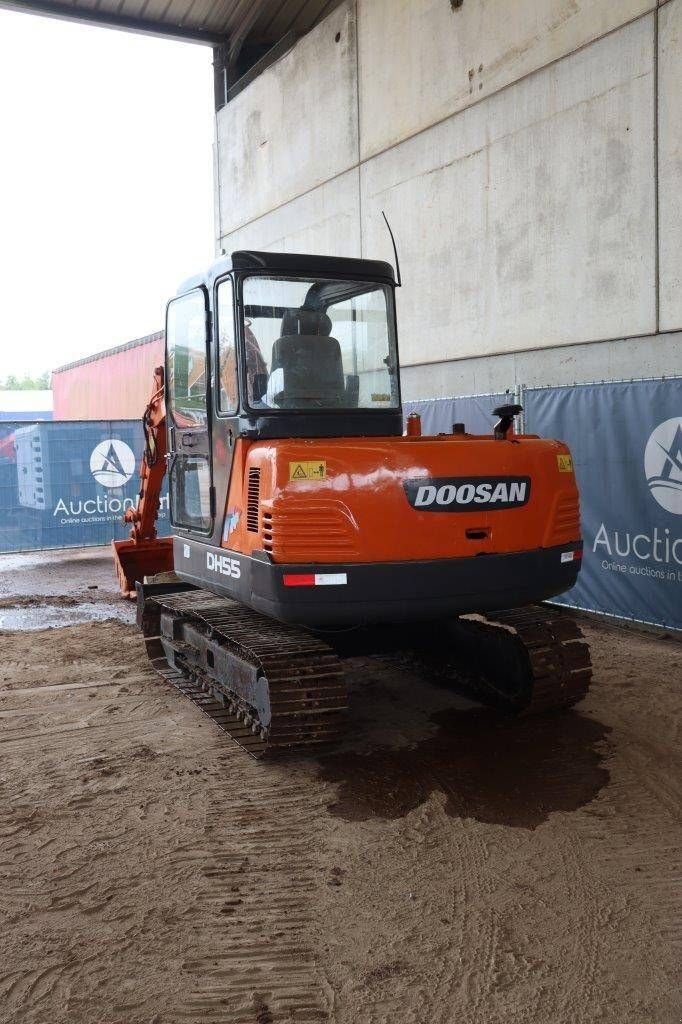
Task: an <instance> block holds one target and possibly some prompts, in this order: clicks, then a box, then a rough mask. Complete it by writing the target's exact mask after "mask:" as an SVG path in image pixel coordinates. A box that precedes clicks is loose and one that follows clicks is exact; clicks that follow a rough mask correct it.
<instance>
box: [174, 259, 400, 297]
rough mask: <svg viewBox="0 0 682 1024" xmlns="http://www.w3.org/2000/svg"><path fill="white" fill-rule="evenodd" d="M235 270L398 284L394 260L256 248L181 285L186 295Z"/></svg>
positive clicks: (181, 293) (180, 289) (182, 292)
mask: <svg viewBox="0 0 682 1024" xmlns="http://www.w3.org/2000/svg"><path fill="white" fill-rule="evenodd" d="M231 270H236V271H241V272H244V271H245V270H251V271H253V272H254V273H258V272H260V273H262V272H263V271H265V272H268V271H272V272H274V273H278V274H300V275H302V276H310V277H315V276H316V275H317V274H320V275H323V276H325V277H336V276H338V277H348V278H359V279H368V280H371V281H381V282H385V283H386V284H392V285H394V284H395V275H394V273H393V267H392V266H391V264H390V263H384V262H383V261H381V260H358V259H350V258H347V257H345V256H314V255H311V254H309V253H290V252H259V251H257V250H255V249H239V250H237V252H233V253H232V254H231V255H229V256H227V255H226V256H222V257H221V258H220V259H219V260H216V262H215V263H214V264H212V266H211V267H209V269H208V270H207V271H206V272H205V273H204V274H195V275H194V276H193V277H190V278H188V279H187V280H186V281H183V283H182V284H181V285H180V287H179V288H178V291H177V294H178V295H183V294H184V293H185V292H187V291H190V290H191V289H192V288H197V287H199V286H200V285H202V284H203V285H207V286H208V287H211V286H212V285H213V282H214V281H215V280H216V279H217V278H219V277H222V276H223V275H224V274H228V273H229V272H230V271H231Z"/></svg>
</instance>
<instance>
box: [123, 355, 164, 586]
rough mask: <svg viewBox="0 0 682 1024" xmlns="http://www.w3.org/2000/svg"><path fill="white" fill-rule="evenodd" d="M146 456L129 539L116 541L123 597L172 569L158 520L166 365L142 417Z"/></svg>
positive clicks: (129, 513)
mask: <svg viewBox="0 0 682 1024" xmlns="http://www.w3.org/2000/svg"><path fill="white" fill-rule="evenodd" d="M142 427H143V430H144V455H143V456H142V462H141V464H140V490H139V493H138V497H137V504H136V505H135V506H134V508H129V509H127V510H126V513H125V515H124V517H123V522H124V523H130V525H131V530H130V539H129V540H113V541H112V542H111V546H112V548H113V552H114V565H115V567H116V573H117V575H118V581H119V584H120V588H121V594H122V595H123V597H128V598H133V599H134V598H135V596H136V593H135V583H136V582H138V583H141V582H142V581H143V580H144V577H145V576H153V575H156V574H157V573H160V572H169V571H171V570H172V569H173V542H172V540H171V538H170V537H157V535H156V520H157V517H158V514H159V507H160V503H161V488H162V486H163V478H164V476H165V474H166V450H167V448H166V402H165V391H164V370H163V366H157V367H156V369H155V370H154V386H153V388H152V395H151V398H150V400H149V403H148V405H147V408H146V409H145V411H144V416H143V417H142Z"/></svg>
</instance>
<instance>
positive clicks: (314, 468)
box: [289, 459, 327, 480]
mask: <svg viewBox="0 0 682 1024" xmlns="http://www.w3.org/2000/svg"><path fill="white" fill-rule="evenodd" d="M326 478H327V463H326V460H324V459H320V460H318V461H317V462H290V463H289V479H290V480H326Z"/></svg>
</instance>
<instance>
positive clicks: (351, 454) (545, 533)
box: [222, 434, 580, 565]
mask: <svg viewBox="0 0 682 1024" xmlns="http://www.w3.org/2000/svg"><path fill="white" fill-rule="evenodd" d="M306 475H307V476H306ZM488 476H489V477H491V478H496V479H503V478H505V477H506V478H508V479H512V478H513V479H516V480H518V479H520V478H527V480H528V483H527V488H528V492H527V494H526V498H527V500H526V502H525V504H523V505H521V506H519V507H512V508H505V507H500V503H499V502H498V503H497V505H496V504H495V503H494V502H491V501H490V498H491V497H492V496H493V494H492V493H491V489H490V487H489V486H488V487H486V486H483V487H480V486H479V489H478V491H477V490H475V484H471V485H470V484H468V483H466V481H467V479H468V478H470V479H471V480H472V481H474V482H475V481H485V478H486V477H488ZM451 481H455V483H452V482H451ZM457 481H460V483H459V484H458V483H457ZM461 481H465V482H464V483H461ZM410 482H411V483H412V488H413V491H414V488H415V487H417V488H418V487H419V486H420V482H423V485H422V486H423V488H429V487H430V488H432V489H431V490H424V491H423V495H422V496H423V497H424V498H425V499H426V498H433V499H434V500H433V501H431V503H430V504H429V505H428V507H414V505H413V504H411V503H410V501H409V500H408V492H407V489H406V485H407V486H408V488H409V485H410ZM439 482H440V483H439ZM443 482H444V483H443ZM458 486H459V487H460V488H461V487H464V491H461V490H460V497H461V498H462V499H463V500H462V501H460V502H458V503H453V502H448V501H447V499H449V498H451V497H452V496H453V488H456V487H458ZM443 487H444V488H445V490H442V488H443ZM434 491H435V496H434ZM498 496H499V495H498ZM502 498H504V494H502ZM438 499H441V500H442V501H443V503H442V504H441V503H440V502H439V500H438ZM502 506H504V502H502ZM579 541H580V520H579V503H578V490H577V487H576V482H575V476H574V474H573V470H572V463H571V458H570V454H569V451H568V448H567V447H566V446H565V445H564V444H563V443H561V442H559V441H554V440H545V439H541V438H537V437H534V436H524V435H514V436H510V437H509V438H508V439H506V440H502V441H500V440H496V439H495V438H493V437H492V436H490V435H489V436H475V435H467V434H454V435H452V436H448V435H441V436H438V437H422V436H405V437H386V438H353V439H352V440H347V439H340V438H326V439H323V440H268V441H253V442H251V441H248V440H246V439H239V440H238V441H237V442H236V446H235V452H234V459H233V463H232V472H231V478H230V486H229V490H228V498H227V505H226V509H225V518H224V526H223V532H222V547H223V548H226V549H228V550H231V551H234V552H237V553H240V554H245V555H253V554H254V553H256V552H259V551H261V552H265V553H266V555H267V557H268V559H269V560H271V561H272V562H274V563H280V564H285V565H292V564H296V563H305V564H306V565H310V564H316V563H320V564H325V565H329V564H334V563H342V564H344V565H347V564H349V563H382V562H396V561H413V560H414V561H418V560H426V559H450V558H452V559H457V558H463V557H464V558H466V557H470V556H474V555H484V554H492V553H495V554H504V553H511V552H517V551H527V550H531V549H538V548H550V547H556V546H558V545H562V544H571V543H573V544H577V543H579Z"/></svg>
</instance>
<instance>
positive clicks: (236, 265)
mask: <svg viewBox="0 0 682 1024" xmlns="http://www.w3.org/2000/svg"><path fill="white" fill-rule="evenodd" d="M394 287H395V281H394V277H393V270H392V268H391V267H390V265H389V264H386V263H380V262H377V261H373V260H348V259H334V258H330V257H317V256H315V257H313V256H291V255H283V254H271V253H255V252H235V253H233V254H232V256H231V257H229V258H228V259H225V260H223V261H221V262H220V263H219V264H217V266H216V267H214V268H213V270H212V271H211V272H210V274H209V275H207V276H206V277H204V278H202V279H192V280H190V281H188V282H187V283H186V284H185V285H183V286H182V287H181V288H180V290H179V293H178V295H177V297H176V298H174V299H172V300H171V302H170V303H169V304H168V309H167V318H166V382H167V389H166V403H167V408H168V421H167V428H168V463H169V465H168V470H169V496H170V514H171V523H172V525H173V529H174V532H176V531H177V532H178V533H179V534H180V535H184V534H187V535H188V536H192V537H196V538H201V539H203V540H204V541H205V542H206V543H210V544H213V545H216V546H218V545H220V543H221V537H222V532H223V527H224V523H223V521H222V519H221V516H220V515H219V514H217V512H218V510H222V509H224V508H225V501H226V499H227V491H228V486H229V483H230V478H231V476H232V463H233V459H234V454H235V449H236V446H237V444H238V441H239V440H240V439H244V440H247V441H257V440H264V439H276V438H301V439H304V438H325V437H329V438H334V437H367V436H384V437H386V436H399V435H400V434H401V433H402V413H401V408H400V385H399V379H398V352H397V337H396V323H395V303H394Z"/></svg>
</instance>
